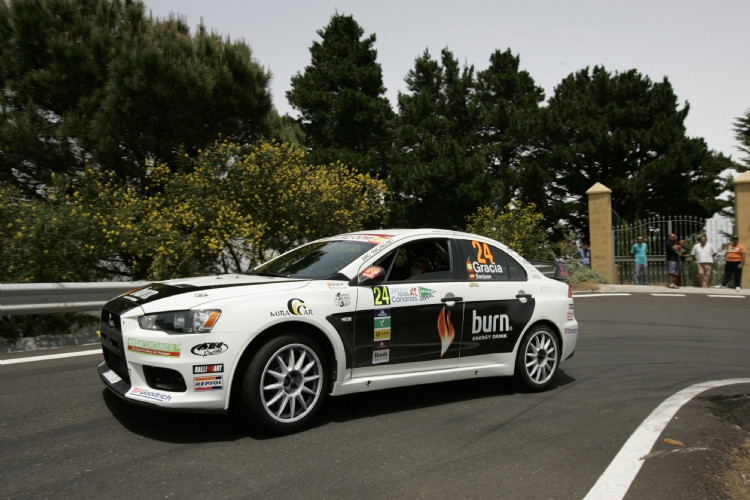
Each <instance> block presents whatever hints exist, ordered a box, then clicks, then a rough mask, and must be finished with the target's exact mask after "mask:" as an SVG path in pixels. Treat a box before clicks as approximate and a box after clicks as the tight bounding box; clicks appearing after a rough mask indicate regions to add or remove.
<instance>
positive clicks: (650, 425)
mask: <svg viewBox="0 0 750 500" xmlns="http://www.w3.org/2000/svg"><path fill="white" fill-rule="evenodd" d="M732 384H750V378H733V379H726V380H714V381H711V382H703V383H701V384H695V385H691V386H690V387H688V388H686V389H683V390H681V391H680V392H678V393H677V394H674V395H673V396H671V397H669V398H668V399H666V400H665V401H664V402H662V404H660V405H659V406H658V407H657V408H656V409H655V410H654V411H653V412H651V415H649V416H648V417H647V418H646V420H644V421H643V423H642V424H641V425H640V427H638V429H636V430H635V432H634V433H633V434H632V435H631V436H630V438H629V439H628V440H627V441H626V442H625V444H624V445H623V447H622V448H621V449H620V451H619V453H617V455H616V456H615V458H614V459H613V460H612V462H611V463H610V464H609V467H607V470H605V471H604V473H603V474H602V475H601V476H600V477H599V480H598V481H597V482H596V484H594V487H593V488H591V490H590V491H589V492H588V494H587V495H586V496H585V497H584V500H600V499H601V500H605V499H606V500H619V499H622V498H623V497H624V496H625V493H627V491H628V489H629V488H630V485H631V484H632V483H633V480H634V479H635V476H636V475H638V471H639V470H640V469H641V466H642V465H643V462H644V460H643V457H645V456H646V455H648V453H649V452H650V451H651V448H653V446H654V443H655V442H656V440H657V439H659V436H660V435H661V433H662V431H663V430H664V429H665V428H666V426H667V424H669V422H670V421H671V420H672V417H674V415H675V413H677V411H678V410H679V409H680V408H682V407H683V405H685V403H687V402H688V401H690V400H691V399H692V398H694V397H695V396H697V395H698V394H700V393H701V392H703V391H706V390H708V389H713V388H715V387H721V386H724V385H732Z"/></svg>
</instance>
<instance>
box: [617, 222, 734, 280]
mask: <svg viewBox="0 0 750 500" xmlns="http://www.w3.org/2000/svg"><path fill="white" fill-rule="evenodd" d="M732 230H733V220H732V219H728V218H726V217H723V216H720V215H716V216H714V217H712V218H710V219H702V218H698V217H689V216H687V217H669V218H667V217H652V218H649V219H644V220H642V221H638V222H636V223H634V224H627V223H624V224H622V225H619V226H614V227H612V241H613V242H614V255H615V279H616V280H617V282H618V283H623V284H632V283H633V282H634V281H633V273H634V271H635V264H634V263H633V255H632V254H631V253H630V250H631V248H632V247H633V244H634V243H635V241H636V237H638V236H643V241H644V242H645V243H646V244H648V282H649V284H652V285H659V284H665V283H667V281H668V279H667V265H666V254H665V251H664V249H665V246H666V241H667V237H668V236H669V235H670V234H671V233H675V234H676V235H677V239H678V240H680V239H684V240H685V249H686V252H688V253H690V251H691V250H692V248H693V245H695V244H696V243H698V239H699V238H700V237H701V236H702V235H706V238H707V239H708V242H709V243H710V244H711V245H713V247H714V248H715V249H716V250H717V251H718V252H719V253H718V255H717V256H716V259H715V262H714V266H713V273H712V274H711V284H712V285H713V284H717V283H719V281H720V280H721V275H722V273H723V270H724V255H725V253H726V244H727V243H728V242H729V239H730V238H731V235H732ZM680 271H681V284H682V285H683V286H684V285H690V286H694V285H696V284H697V283H696V275H697V273H696V265H695V262H693V259H684V260H683V261H682V265H681V266H680Z"/></svg>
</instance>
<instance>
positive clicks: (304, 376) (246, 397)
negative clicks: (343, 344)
mask: <svg viewBox="0 0 750 500" xmlns="http://www.w3.org/2000/svg"><path fill="white" fill-rule="evenodd" d="M327 386H328V370H327V366H326V361H325V355H324V352H323V350H322V349H321V348H320V346H319V345H318V344H317V343H316V342H315V341H314V340H312V339H310V338H308V337H306V336H304V335H296V334H291V335H283V336H281V337H278V338H275V339H273V340H271V341H270V342H268V343H267V344H265V345H264V346H262V347H261V348H260V349H259V350H258V352H257V353H256V354H255V356H254V357H253V359H252V360H251V361H250V364H249V365H248V368H247V371H246V372H245V377H244V379H243V384H242V406H243V408H244V410H245V414H246V415H247V416H248V417H249V418H250V419H251V420H253V422H254V423H255V424H257V425H258V426H259V427H261V428H263V429H264V430H267V431H271V432H274V433H278V434H285V433H290V432H294V431H297V430H299V429H301V428H303V427H305V426H307V425H308V423H309V422H310V421H311V420H312V419H313V417H314V416H315V414H316V413H318V411H319V410H320V407H321V406H322V405H323V401H324V400H325V398H326V387H327Z"/></svg>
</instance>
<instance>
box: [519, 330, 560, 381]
mask: <svg viewBox="0 0 750 500" xmlns="http://www.w3.org/2000/svg"><path fill="white" fill-rule="evenodd" d="M559 364H560V348H559V345H558V343H557V337H556V336H555V334H554V332H553V331H552V330H551V329H550V328H549V327H547V326H542V325H540V326H534V327H533V328H531V329H530V330H529V331H528V332H526V335H524V337H523V340H522V341H521V345H520V346H519V347H518V355H517V356H516V376H517V377H518V379H519V380H520V381H521V383H522V384H523V385H524V387H525V388H526V389H529V390H531V391H541V390H543V389H544V388H546V387H547V386H548V385H549V384H550V382H551V381H552V379H553V378H554V377H555V374H556V373H557V366H558V365H559Z"/></svg>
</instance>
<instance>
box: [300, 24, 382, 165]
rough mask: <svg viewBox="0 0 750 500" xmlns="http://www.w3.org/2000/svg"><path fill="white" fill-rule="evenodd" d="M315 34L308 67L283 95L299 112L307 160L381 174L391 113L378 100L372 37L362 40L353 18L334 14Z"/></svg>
mask: <svg viewBox="0 0 750 500" xmlns="http://www.w3.org/2000/svg"><path fill="white" fill-rule="evenodd" d="M318 35H320V37H321V41H319V42H318V41H316V42H314V43H313V44H312V46H311V47H310V55H311V57H312V60H311V63H310V65H309V66H307V67H306V68H305V71H304V72H303V73H297V74H296V75H295V76H293V77H292V83H291V90H289V91H288V92H287V99H288V100H289V103H290V104H291V105H292V106H293V107H294V108H295V109H297V110H298V111H299V112H300V115H301V117H300V125H301V127H302V130H303V132H304V133H305V135H306V145H307V147H308V148H309V150H310V161H311V162H313V163H322V164H327V163H332V162H335V161H341V162H343V163H344V164H347V165H349V166H350V167H354V168H357V169H358V170H359V171H360V172H363V173H364V172H367V173H371V174H386V173H387V171H388V168H387V163H386V160H385V157H386V151H387V150H388V149H389V148H390V146H391V144H390V133H389V131H390V125H391V122H392V119H393V111H392V109H391V107H390V104H389V103H388V100H387V99H386V98H385V97H384V95H385V91H386V89H385V87H384V86H383V76H382V69H381V67H380V64H378V63H377V62H376V59H377V51H376V50H375V49H374V48H373V46H374V44H375V39H376V38H375V35H374V34H373V35H370V36H369V37H367V38H362V36H363V35H364V30H363V29H362V27H361V26H360V25H359V24H358V23H357V22H356V21H355V20H354V18H353V17H352V16H345V15H340V14H336V15H334V16H332V17H331V21H330V23H329V24H328V25H327V26H326V27H325V28H324V29H322V30H319V31H318Z"/></svg>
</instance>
